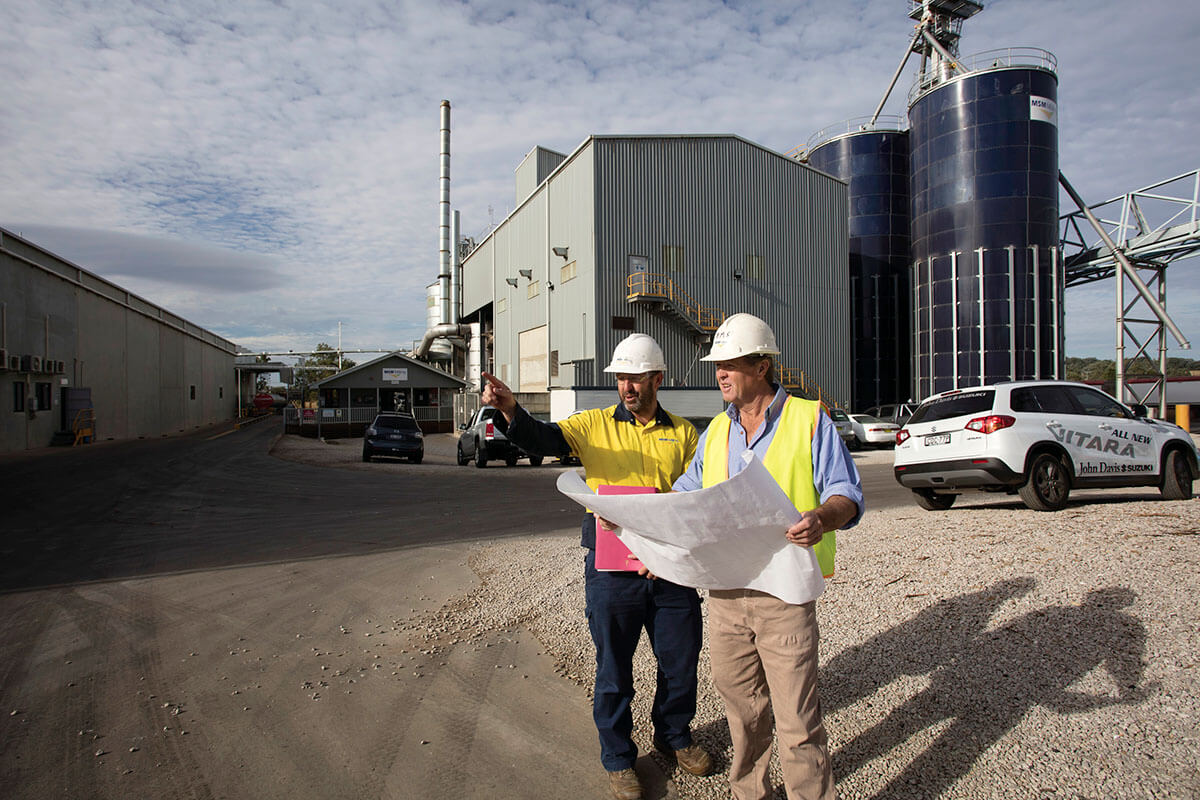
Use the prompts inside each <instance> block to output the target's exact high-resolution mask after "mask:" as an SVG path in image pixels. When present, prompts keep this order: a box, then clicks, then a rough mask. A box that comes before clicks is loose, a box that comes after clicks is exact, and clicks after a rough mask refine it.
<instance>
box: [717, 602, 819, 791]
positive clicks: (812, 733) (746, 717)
mask: <svg viewBox="0 0 1200 800" xmlns="http://www.w3.org/2000/svg"><path fill="white" fill-rule="evenodd" d="M815 606H816V603H815V601H814V602H810V603H805V604H804V605H798V606H797V605H791V604H789V603H785V602H783V601H782V600H780V599H778V598H776V597H773V596H771V595H769V594H766V593H764V592H759V591H756V590H754V589H724V590H713V591H711V592H709V605H708V620H709V635H708V647H709V656H710V658H711V661H712V680H713V684H714V685H715V686H716V688H717V691H718V692H719V693H720V695H721V698H722V699H723V700H724V701H725V714H726V716H727V717H728V719H729V733H730V736H731V738H732V739H733V761H732V763H731V764H730V766H729V786H730V789H731V790H732V792H733V796H734V798H736V800H766V798H769V797H771V785H770V776H769V773H768V770H769V766H770V760H771V739H772V730H771V713H772V710H774V715H775V730H776V732H777V733H778V736H779V760H780V763H781V765H782V767H783V781H784V785H785V788H786V789H787V796H788V799H789V800H833V798H834V796H835V795H834V790H833V773H832V770H831V769H830V763H829V746H828V742H827V738H826V735H825V725H824V723H823V722H822V719H821V700H820V696H819V694H818V690H817V638H818V632H817V615H816V608H815Z"/></svg>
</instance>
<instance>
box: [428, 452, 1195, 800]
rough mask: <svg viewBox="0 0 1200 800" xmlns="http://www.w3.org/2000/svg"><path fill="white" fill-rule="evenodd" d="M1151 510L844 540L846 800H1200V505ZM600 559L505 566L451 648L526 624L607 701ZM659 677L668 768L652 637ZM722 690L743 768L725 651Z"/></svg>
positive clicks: (724, 755) (995, 515) (822, 605)
mask: <svg viewBox="0 0 1200 800" xmlns="http://www.w3.org/2000/svg"><path fill="white" fill-rule="evenodd" d="M890 455H891V454H890V453H888V452H882V453H876V454H872V455H871V456H869V457H868V459H867V462H868V463H874V462H876V461H879V462H881V463H883V462H886V463H890ZM861 463H862V462H860V464H861ZM550 479H551V478H550V476H549V475H547V480H550ZM1149 497H1152V495H1150V494H1147V492H1146V491H1144V490H1141V491H1135V492H1117V493H1110V494H1109V495H1108V496H1105V495H1103V494H1095V493H1092V494H1091V495H1090V496H1086V497H1081V498H1080V499H1078V500H1073V501H1072V504H1071V505H1070V506H1069V507H1068V508H1067V509H1065V510H1063V511H1061V512H1058V513H1038V512H1035V511H1029V510H1026V509H1025V508H1024V507H1023V506H1022V505H1021V504H1020V503H1019V502H1016V501H1014V500H1010V499H1009V498H1007V497H1005V496H1003V495H1001V496H999V499H997V497H996V496H983V495H980V496H977V497H974V498H971V499H970V500H969V502H966V503H964V504H963V506H962V507H956V508H954V509H952V510H949V511H942V512H927V511H923V510H920V509H919V508H917V507H916V506H915V505H914V506H912V507H910V508H898V509H887V510H883V511H868V513H867V515H866V516H865V518H864V519H863V521H862V523H861V524H860V525H859V526H858V527H857V528H855V529H854V530H852V531H849V532H846V533H844V534H842V535H841V536H839V550H838V573H837V576H836V577H835V578H834V579H833V580H832V581H830V584H829V586H828V588H827V590H826V592H825V594H824V596H823V597H822V598H821V600H819V601H818V609H819V617H820V625H821V631H822V642H821V647H822V652H821V667H822V670H821V681H822V692H823V699H824V703H825V707H826V714H827V720H826V721H827V726H828V728H829V731H830V737H831V741H830V745H831V750H832V753H833V760H834V774H835V776H836V779H837V783H838V792H839V795H840V796H841V797H843V798H927V797H943V798H1006V799H1007V798H1031V797H1038V798H1099V797H1105V798H1114V797H1115V798H1124V797H1138V798H1144V797H1154V798H1187V797H1200V777H1198V775H1200V755H1198V753H1200V675H1198V674H1197V663H1198V661H1200V622H1198V616H1197V613H1196V598H1197V597H1198V596H1200V504H1198V502H1200V501H1196V500H1191V501H1179V502H1165V501H1161V500H1156V499H1147V498H1149ZM869 502H870V498H868V503H869ZM582 560H583V559H582V551H581V550H580V549H579V547H578V545H577V538H576V535H575V534H574V533H571V534H569V535H560V536H552V537H546V538H537V539H525V540H519V541H517V542H512V541H510V542H507V543H505V544H504V545H502V546H499V547H487V548H483V549H481V550H479V551H477V552H476V553H475V555H474V556H473V558H472V561H471V564H472V566H473V568H474V569H475V571H476V572H477V573H478V574H479V575H480V576H481V578H482V579H483V583H482V585H481V587H480V588H479V589H478V590H477V591H476V592H475V593H474V594H473V595H471V596H469V597H465V598H460V599H459V600H458V601H456V602H455V603H453V604H452V606H450V607H449V608H448V609H443V611H442V612H440V613H439V615H438V617H437V619H436V620H432V619H431V620H430V623H431V629H432V628H433V627H434V623H436V628H437V629H438V630H441V631H444V630H446V629H447V628H451V629H459V630H464V629H465V630H477V631H482V630H491V629H505V628H508V627H511V626H513V625H514V624H524V625H526V626H528V627H529V628H530V629H531V630H532V631H533V632H534V633H535V634H536V635H537V637H538V638H539V639H540V640H541V642H542V643H543V645H544V646H545V647H546V648H547V649H548V651H549V652H550V653H552V654H553V655H554V656H555V658H556V659H557V661H558V668H559V670H560V671H561V674H562V675H564V676H565V677H567V678H568V679H570V680H573V681H575V682H576V683H577V684H578V685H579V686H581V687H582V688H583V689H584V690H586V691H590V689H591V681H592V671H593V666H592V664H593V651H592V645H591V642H590V639H589V638H588V633H587V628H586V624H585V622H584V618H583V613H582V608H583V582H582V577H581V572H582ZM531 565H536V566H531ZM447 613H448V614H449V617H447ZM637 670H638V698H637V703H636V707H635V714H636V716H637V735H638V737H639V743H640V745H641V746H642V747H643V749H649V747H648V745H649V732H650V727H649V707H648V698H649V697H650V696H651V694H652V693H653V686H654V680H653V676H654V673H653V660H652V656H651V654H650V652H649V646H648V643H647V642H646V641H645V640H644V639H643V642H642V646H641V648H640V649H639V652H638V662H637ZM700 671H701V677H700V705H699V710H698V713H697V717H696V722H695V728H696V732H697V737H698V739H699V740H700V741H702V742H703V743H704V744H706V745H707V746H708V747H709V748H711V749H713V750H714V751H715V752H716V753H717V754H718V755H719V756H720V760H721V761H722V762H723V763H722V767H724V766H725V764H727V760H728V757H729V753H730V748H729V737H728V730H727V727H726V723H725V720H724V716H723V712H722V707H721V703H720V700H719V698H718V697H717V695H716V693H715V691H714V690H713V688H712V684H711V682H710V678H709V665H708V659H707V650H706V651H705V653H704V654H703V655H702V660H701V666H700ZM655 758H656V759H657V758H658V756H655ZM662 766H663V767H664V769H666V770H668V771H671V769H672V768H671V765H668V764H666V763H665V762H664V763H663V764H662ZM776 769H777V767H776ZM776 776H777V777H778V773H776ZM674 780H675V782H676V787H677V791H678V796H679V797H681V798H717V797H727V796H728V790H727V787H726V783H725V778H724V774H723V772H722V773H718V774H717V775H714V776H712V777H708V778H694V777H692V776H690V775H687V774H685V773H682V772H678V771H676V772H675V774H674ZM776 794H777V797H780V798H782V797H783V792H782V789H779V790H778V791H777V793H776Z"/></svg>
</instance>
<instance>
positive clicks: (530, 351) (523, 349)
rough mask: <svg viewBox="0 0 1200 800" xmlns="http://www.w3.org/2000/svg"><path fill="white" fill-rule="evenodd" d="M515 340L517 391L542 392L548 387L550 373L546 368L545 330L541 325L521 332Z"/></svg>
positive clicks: (546, 343) (546, 344)
mask: <svg viewBox="0 0 1200 800" xmlns="http://www.w3.org/2000/svg"><path fill="white" fill-rule="evenodd" d="M517 336H518V339H517V350H518V358H519V365H518V372H517V376H518V377H519V378H520V383H519V385H518V389H517V390H518V391H521V392H544V391H546V387H547V386H549V385H550V384H549V381H550V371H549V369H548V368H547V361H548V359H547V354H548V351H549V346H548V337H547V328H546V326H545V325H542V326H540V327H537V328H530V329H529V330H527V331H521V333H519V334H518V335H517Z"/></svg>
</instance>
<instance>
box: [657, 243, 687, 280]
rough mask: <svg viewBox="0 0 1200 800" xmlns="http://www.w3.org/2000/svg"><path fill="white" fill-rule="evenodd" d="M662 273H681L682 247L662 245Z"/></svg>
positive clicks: (682, 266) (682, 267) (682, 269)
mask: <svg viewBox="0 0 1200 800" xmlns="http://www.w3.org/2000/svg"><path fill="white" fill-rule="evenodd" d="M662 263H663V272H666V273H667V274H670V273H672V272H683V271H684V265H683V247H681V246H679V245H675V244H664V245H663V249H662Z"/></svg>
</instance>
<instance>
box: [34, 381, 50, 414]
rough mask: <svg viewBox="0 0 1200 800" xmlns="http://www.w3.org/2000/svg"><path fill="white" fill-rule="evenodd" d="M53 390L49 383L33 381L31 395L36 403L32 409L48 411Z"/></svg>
mask: <svg viewBox="0 0 1200 800" xmlns="http://www.w3.org/2000/svg"><path fill="white" fill-rule="evenodd" d="M53 391H54V389H53V388H52V386H51V384H49V383H35V384H34V385H33V396H34V402H35V403H36V405H35V406H34V410H36V411H49V410H50V403H51V397H52V395H51V392H53Z"/></svg>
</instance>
